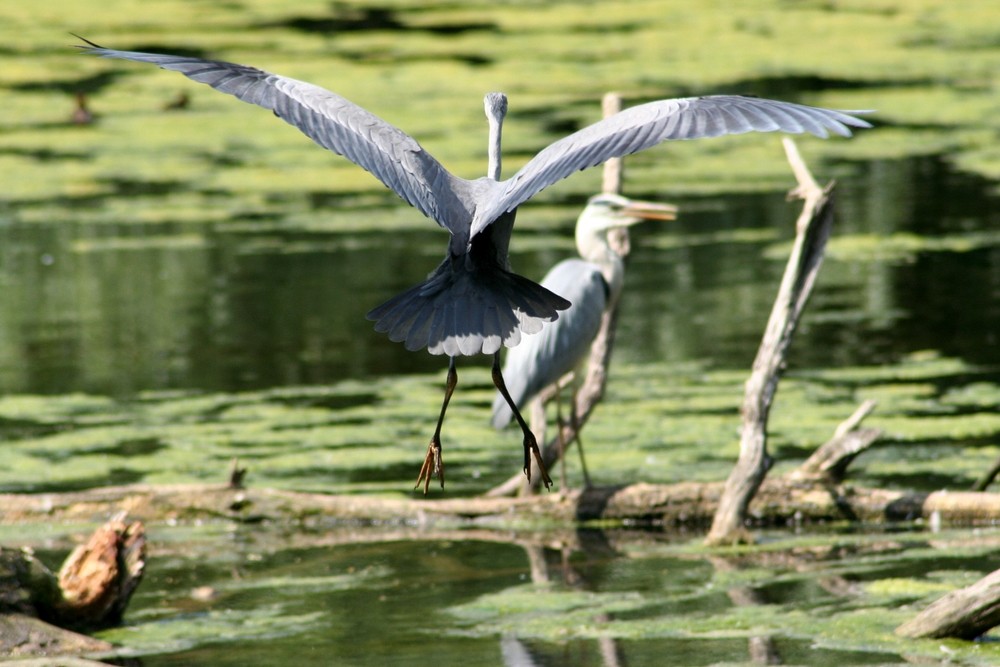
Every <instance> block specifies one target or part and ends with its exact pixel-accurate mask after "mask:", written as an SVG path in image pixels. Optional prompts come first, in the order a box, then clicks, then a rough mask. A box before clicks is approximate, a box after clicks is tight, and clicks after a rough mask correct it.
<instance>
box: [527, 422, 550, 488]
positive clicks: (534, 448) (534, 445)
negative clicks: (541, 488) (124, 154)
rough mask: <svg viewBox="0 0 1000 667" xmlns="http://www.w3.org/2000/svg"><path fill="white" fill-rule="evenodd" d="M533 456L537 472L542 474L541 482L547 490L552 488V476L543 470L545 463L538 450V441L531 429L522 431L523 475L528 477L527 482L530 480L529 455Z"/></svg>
mask: <svg viewBox="0 0 1000 667" xmlns="http://www.w3.org/2000/svg"><path fill="white" fill-rule="evenodd" d="M532 456H534V457H535V463H536V464H537V465H538V472H539V474H540V475H541V476H542V484H544V485H545V489H546V490H548V489H550V488H552V478H551V477H549V473H548V471H546V470H545V464H544V463H542V453H541V452H540V451H539V450H538V441H537V440H535V436H534V434H532V432H531V431H525V432H524V476H525V477H527V478H528V482H531V457H532Z"/></svg>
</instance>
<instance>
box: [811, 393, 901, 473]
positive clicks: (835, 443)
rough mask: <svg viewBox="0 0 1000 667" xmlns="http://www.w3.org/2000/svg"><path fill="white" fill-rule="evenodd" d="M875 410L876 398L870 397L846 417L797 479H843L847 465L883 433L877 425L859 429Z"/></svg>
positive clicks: (818, 449)
mask: <svg viewBox="0 0 1000 667" xmlns="http://www.w3.org/2000/svg"><path fill="white" fill-rule="evenodd" d="M874 409H875V401H873V400H867V401H865V402H864V403H862V404H861V405H860V406H858V409H857V410H855V411H854V414H852V415H851V416H850V417H848V418H847V419H845V420H844V421H843V422H842V423H841V424H840V426H838V427H837V430H836V431H835V432H834V434H833V437H832V438H831V439H830V440H828V441H826V442H825V443H824V444H822V445H821V446H820V447H819V448H817V449H816V451H815V452H813V455H812V456H810V457H809V458H808V459H806V461H805V462H804V463H803V464H802V465H800V466H799V467H798V468H797V469H796V470H795V471H793V472H792V473H791V477H792V478H793V479H802V480H804V479H811V480H816V481H827V482H832V483H839V482H841V481H842V480H843V479H844V477H845V476H846V474H847V467H848V466H849V465H850V464H851V462H852V461H853V460H854V459H855V457H857V455H858V454H860V453H861V452H863V451H865V450H866V449H868V448H869V447H871V446H872V445H873V444H874V443H875V441H876V440H878V439H879V438H880V437H881V436H882V431H881V430H880V429H877V428H867V429H862V428H859V426H860V425H861V422H862V421H864V418H865V417H867V416H868V415H869V414H871V412H872V410H874Z"/></svg>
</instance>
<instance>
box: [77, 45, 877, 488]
mask: <svg viewBox="0 0 1000 667" xmlns="http://www.w3.org/2000/svg"><path fill="white" fill-rule="evenodd" d="M81 39H82V38H81ZM83 41H84V42H86V46H83V45H81V46H80V48H81V49H83V50H85V51H86V52H88V53H91V54H94V55H98V56H103V57H107V58H121V59H124V60H134V61H138V62H145V63H151V64H154V65H157V66H159V67H161V68H163V69H167V70H173V71H176V72H180V73H181V74H183V75H185V76H187V77H188V78H190V79H193V80H195V81H198V82H200V83H204V84H207V85H209V86H211V87H212V88H215V89H216V90H218V91H220V92H223V93H227V94H229V95H233V96H234V97H236V98H238V99H240V100H243V101H244V102H248V103H250V104H256V105H258V106H261V107H264V108H265V109H270V110H271V111H273V112H274V114H275V115H276V116H278V117H279V118H281V119H282V120H284V121H285V122H287V123H289V124H291V125H294V126H295V127H297V128H298V129H299V130H301V131H302V132H303V133H304V134H305V135H306V136H308V137H309V138H310V139H312V140H313V141H315V142H316V143H318V144H319V145H321V146H323V147H324V148H327V149H329V150H331V151H333V152H334V153H337V154H338V155H343V156H344V157H346V158H347V159H349V160H351V161H352V162H354V163H355V164H357V165H359V166H361V167H362V168H364V169H366V170H367V171H369V172H371V173H372V174H373V175H374V176H375V177H376V178H378V179H379V180H380V181H382V183H383V184H385V185H386V186H387V187H389V188H390V189H391V190H393V191H394V192H395V193H396V194H397V195H399V196H400V197H401V198H402V199H403V200H404V201H406V202H407V203H408V204H410V205H411V206H413V207H415V208H416V209H417V210H418V211H420V212H421V213H423V214H424V215H425V216H427V217H429V218H431V219H432V220H434V221H435V222H437V223H438V224H439V225H441V226H442V227H444V228H445V229H447V230H448V232H449V233H450V238H449V241H448V251H447V254H446V256H445V259H444V261H443V262H442V263H441V264H440V265H439V266H438V267H437V269H435V270H434V271H433V272H432V273H431V274H430V275H429V276H428V278H427V279H426V280H424V281H423V282H421V283H420V284H419V285H416V286H415V287H413V288H411V289H409V290H407V291H405V292H403V293H402V294H399V295H397V296H395V297H393V298H392V299H390V300H389V301H387V302H386V303H384V304H382V305H381V306H378V307H377V308H375V309H373V310H372V311H370V312H369V313H368V315H367V316H368V318H369V319H371V320H374V322H375V329H376V330H377V331H380V332H383V333H387V334H388V335H389V338H390V339H391V340H393V341H397V342H402V343H403V344H404V345H405V346H406V348H407V349H409V350H420V349H422V348H425V347H426V348H427V350H428V351H429V352H430V353H431V354H446V355H448V357H449V364H448V379H447V383H446V386H445V396H444V401H443V403H442V406H441V413H440V415H439V417H438V422H437V426H436V428H435V431H434V435H433V436H432V438H431V442H430V445H429V446H428V449H427V455H426V457H425V459H424V465H423V467H422V468H421V471H420V476H419V477H418V480H417V486H419V485H420V482H421V481H424V492H425V493H426V492H427V488H428V486H429V484H430V479H431V476H436V477H437V478H438V480H439V481H440V482H441V484H442V486H443V485H444V468H443V464H442V461H441V438H440V435H441V425H442V423H443V421H444V415H445V412H446V410H447V407H448V401H449V400H450V398H451V395H452V392H453V391H454V389H455V385H456V384H457V382H458V375H457V372H456V370H455V358H456V357H458V356H468V355H473V354H480V353H482V354H492V355H493V382H494V384H495V385H496V386H497V389H498V390H499V391H500V393H501V394H506V393H507V390H506V387H505V386H504V380H503V374H502V372H501V369H500V355H499V351H500V348H501V347H502V346H506V347H514V346H515V345H517V344H518V343H519V342H520V340H521V333H522V332H523V333H537V332H538V331H540V330H541V328H542V325H543V324H544V323H546V322H551V321H553V320H555V319H556V318H557V317H558V314H559V311H562V310H565V309H566V308H568V307H569V302H568V301H567V300H565V299H564V298H562V297H561V296H559V295H556V294H554V293H552V292H551V291H549V290H547V289H545V288H543V287H541V286H540V285H538V284H536V283H534V282H532V281H530V280H528V279H527V278H523V277H521V276H519V275H517V274H516V273H513V272H512V271H511V270H510V262H509V261H508V256H507V249H508V245H509V243H510V235H511V231H512V229H513V225H514V216H515V214H516V213H517V207H518V206H519V205H521V204H523V203H524V202H526V201H527V200H528V199H530V198H531V197H532V196H534V195H535V194H537V193H538V192H539V191H541V190H542V189H544V188H546V187H548V186H550V185H552V184H553V183H555V182H557V181H559V180H562V179H564V178H566V177H568V176H570V175H572V174H573V173H574V172H577V171H580V170H581V169H586V168H588V167H593V166H596V165H599V164H601V163H602V162H605V161H606V160H608V159H610V158H613V157H620V156H623V155H628V154H631V153H635V152H637V151H641V150H643V149H646V148H649V147H651V146H654V145H656V144H658V143H660V142H663V141H666V140H668V139H697V138H701V137H715V136H719V135H723V134H742V133H745V132H751V131H758V132H771V131H776V130H781V131H784V132H790V133H802V132H809V133H811V134H814V135H816V136H819V137H826V136H828V134H829V132H831V131H832V132H834V133H836V134H839V135H841V136H850V134H851V131H850V127H870V124H869V123H867V122H866V121H864V120H861V119H859V118H856V117H854V116H852V115H849V114H851V113H858V112H842V111H834V110H830V109H821V108H817V107H808V106H803V105H800V104H791V103H788V102H777V101H774V100H766V99H759V98H754V97H741V96H733V95H717V96H709V97H687V98H680V99H672V100H661V101H658V102H650V103H647V104H642V105H639V106H635V107H632V108H629V109H626V110H625V111H622V112H621V113H618V114H616V115H614V116H611V117H609V118H605V119H604V120H601V121H598V122H597V123H594V124H593V125H590V126H589V127H585V128H584V129H582V130H579V131H577V132H574V133H573V134H571V135H569V136H567V137H564V138H562V139H560V140H559V141H556V142H555V143H553V144H551V145H550V146H548V147H547V148H545V149H543V150H542V151H540V152H539V153H538V154H537V155H535V156H534V157H533V158H532V159H531V160H529V161H528V163H527V164H525V165H524V166H523V167H522V168H521V169H519V170H518V171H517V172H516V173H515V174H514V175H513V176H512V177H511V178H508V179H506V180H500V134H501V128H502V123H503V119H504V115H505V114H506V112H507V98H506V97H505V96H504V95H503V94H502V93H490V94H488V95H486V98H485V107H486V115H487V117H488V119H489V128H490V130H489V144H488V150H489V153H488V155H489V167H488V170H487V175H486V177H484V178H477V179H474V180H466V179H464V178H460V177H458V176H455V175H453V174H452V173H451V172H449V171H448V170H447V169H445V168H444V167H443V166H442V165H441V163H439V162H438V161H437V160H436V159H434V157H433V156H431V155H430V154H429V153H428V152H427V151H425V150H424V149H423V148H422V147H421V146H420V144H418V143H417V141H416V140H415V139H413V137H411V136H409V135H408V134H406V133H404V132H403V131H402V130H400V129H398V128H397V127H395V126H393V125H392V124H390V123H387V122H386V121H384V120H382V119H381V118H379V117H378V116H375V115H374V114H372V113H371V112H369V111H366V110H365V109H363V108H361V107H360V106H358V105H356V104H353V103H352V102H350V101H348V100H346V99H344V98H343V97H340V96H339V95H336V94H335V93H332V92H330V91H328V90H325V89H323V88H321V87H319V86H316V85H313V84H311V83H306V82H304V81H298V80H296V79H291V78H288V77H284V76H279V75H277V74H271V73H269V72H265V71H263V70H259V69H256V68H254V67H248V66H246V65H237V64H234V63H228V62H222V61H218V60H205V59H202V58H192V57H185V56H174V55H165V54H157V53H139V52H134V51H116V50H113V49H106V48H103V47H101V46H98V45H97V44H94V43H93V42H90V41H89V40H85V39H84V40H83ZM508 403H510V404H511V406H512V410H513V413H514V417H515V419H516V420H517V422H518V425H519V426H520V427H521V431H522V433H523V435H524V442H523V444H524V473H525V475H526V476H527V477H528V478H529V479H530V478H531V456H532V455H533V456H534V457H535V460H536V462H537V463H538V466H539V469H540V470H539V472H540V473H541V476H542V478H543V479H544V480H545V483H546V486H548V485H550V484H551V480H549V478H548V475H547V474H546V472H545V468H544V466H543V465H542V461H541V455H540V453H539V451H538V445H537V443H536V442H535V438H534V436H533V435H532V434H531V430H530V429H529V428H528V426H527V424H525V422H524V419H523V418H522V417H521V415H520V413H519V412H518V411H517V409H516V407H515V406H514V405H513V402H512V401H509V400H508Z"/></svg>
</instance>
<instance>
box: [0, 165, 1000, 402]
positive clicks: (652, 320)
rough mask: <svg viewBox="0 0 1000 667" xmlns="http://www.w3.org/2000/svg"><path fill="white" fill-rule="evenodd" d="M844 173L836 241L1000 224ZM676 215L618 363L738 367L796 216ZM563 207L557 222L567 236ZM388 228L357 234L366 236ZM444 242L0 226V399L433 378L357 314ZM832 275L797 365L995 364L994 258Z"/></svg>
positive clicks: (946, 182)
mask: <svg viewBox="0 0 1000 667" xmlns="http://www.w3.org/2000/svg"><path fill="white" fill-rule="evenodd" d="M853 167H854V170H853V172H852V173H851V174H850V176H849V177H847V178H844V179H842V181H841V183H840V186H839V190H838V196H839V199H838V201H839V219H838V222H837V226H836V228H835V232H834V235H835V237H836V236H844V235H873V236H874V237H875V238H888V237H889V236H890V235H899V234H903V233H905V234H912V235H916V236H915V238H917V239H918V240H919V239H920V238H927V237H929V238H931V239H933V238H936V237H941V236H943V235H958V238H962V235H969V236H970V237H971V236H974V235H976V234H981V233H984V232H990V231H991V230H993V229H995V228H996V226H997V223H998V222H1000V220H998V218H1000V213H998V210H997V207H996V206H995V203H996V195H995V194H993V193H991V191H990V186H989V184H988V183H985V182H982V181H979V180H977V179H974V178H971V177H968V176H965V175H960V174H957V173H955V172H953V171H951V170H949V168H948V166H947V164H946V163H945V162H943V161H941V160H937V159H921V160H908V161H901V162H892V163H885V162H875V163H866V164H860V165H853ZM818 171H819V172H820V173H822V171H823V170H822V169H819V170H818ZM637 196H638V194H637ZM679 203H680V204H681V205H682V207H683V209H682V217H681V219H680V221H679V222H677V223H671V225H670V226H667V227H664V226H654V225H647V226H646V227H644V228H639V229H637V230H636V231H635V235H634V238H635V243H634V251H633V255H632V258H631V264H630V273H629V278H628V283H629V284H628V288H627V289H626V292H625V295H624V297H623V306H622V307H623V316H622V318H621V320H620V321H621V324H620V327H621V332H620V337H619V341H620V344H619V348H618V349H619V352H618V358H619V359H623V360H626V361H633V362H642V361H648V360H669V361H682V360H687V359H703V360H710V361H711V362H712V363H714V364H716V365H718V366H722V367H739V368H743V367H746V366H748V364H749V363H750V360H751V359H752V357H753V354H754V352H755V350H756V346H757V343H758V340H759V336H760V332H761V330H762V328H763V324H764V322H765V320H766V317H767V314H768V311H769V309H770V305H771V301H772V298H773V294H774V291H775V289H776V285H777V283H778V280H779V276H780V272H781V271H782V269H783V260H782V259H781V258H780V257H778V256H776V255H777V254H780V253H775V252H773V249H774V246H775V245H776V244H781V243H785V242H787V241H788V239H789V237H790V226H791V223H792V221H793V220H794V216H795V214H796V210H795V207H794V206H793V205H789V204H787V203H786V202H785V201H784V198H783V196H782V195H781V194H780V193H774V194H760V195H741V196H735V195H733V196H728V197H719V198H712V199H710V200H704V199H688V200H681V201H680V202H679ZM577 208H578V207H576V206H574V205H567V206H566V207H565V212H564V215H563V218H564V219H565V223H564V230H563V232H564V233H565V235H566V236H567V237H568V236H569V235H570V234H571V229H572V222H573V220H574V219H575V216H576V213H577ZM393 213H394V209H378V208H376V209H368V210H365V211H364V212H363V215H364V216H365V217H366V218H368V219H371V220H372V222H373V224H374V225H375V227H376V228H377V226H378V224H379V217H380V216H385V217H386V218H387V219H388V217H389V216H391V215H392V214H393ZM359 215H361V213H359ZM530 215H531V211H530V210H529V209H526V210H525V211H524V212H523V215H522V217H526V216H530ZM748 230H749V231H748ZM441 233H442V232H441V231H440V230H437V229H436V228H434V227H433V225H430V224H428V225H427V229H426V230H422V231H404V232H401V231H393V232H378V231H375V232H359V233H351V234H347V233H339V232H337V231H336V230H330V231H329V232H305V231H294V230H287V231H283V230H279V231H275V229H274V227H273V226H271V227H261V228H260V229H256V230H255V228H254V227H253V225H252V224H247V223H244V224H241V225H239V226H238V227H237V226H233V225H229V224H227V223H217V224H216V223H202V224H194V223H192V224H187V225H182V224H173V225H171V224H155V225H154V224H150V225H143V224H135V225H110V224H109V225H89V224H83V223H74V222H73V221H71V220H53V221H51V222H50V223H31V224H21V223H8V224H6V225H3V226H2V227H0V285H2V286H3V290H2V292H0V313H2V316H0V389H2V390H3V391H5V392H39V393H59V392H69V391H78V390H82V391H88V392H96V393H109V394H115V395H129V394H133V393H135V392H138V391H141V390H145V389H163V388H200V389H207V390H236V389H247V388H258V387H267V386H280V385H289V384H310V383H329V382H334V381H336V380H339V379H343V378H363V377H371V376H376V375H382V374H392V373H405V372H411V371H437V370H440V369H441V361H440V359H435V358H433V357H431V356H429V355H413V354H408V353H406V352H405V350H403V348H402V346H400V345H397V344H394V343H391V342H389V341H388V340H386V339H385V338H384V337H383V336H380V335H378V334H375V333H374V332H373V331H372V329H371V326H370V324H369V323H368V322H367V321H366V320H365V319H364V313H365V312H366V311H367V310H368V309H369V308H371V307H372V306H374V305H377V304H378V303H380V302H381V301H383V300H384V299H385V298H387V297H388V296H391V295H392V294H395V293H397V292H399V291H400V290H401V289H403V288H405V287H407V286H409V285H411V284H413V283H415V282H418V281H419V280H421V279H422V278H423V277H424V276H425V274H426V273H427V271H428V270H429V269H430V268H431V267H433V266H434V265H435V264H436V263H437V261H438V260H439V257H440V247H441ZM536 237H538V239H537V240H542V239H544V238H545V237H542V236H539V235H538V234H537V233H536ZM534 241H536V239H533V238H532V232H531V231H530V230H528V229H522V230H521V232H519V237H518V238H516V239H515V240H514V244H513V247H512V253H513V255H512V260H513V261H514V263H515V265H516V267H517V269H518V271H519V272H520V273H523V274H524V275H528V276H535V277H539V276H541V275H542V274H544V273H545V271H546V270H547V268H548V266H550V265H551V264H552V263H554V262H555V261H556V260H558V259H560V258H562V257H563V256H565V255H568V254H571V250H569V249H568V248H567V250H566V251H565V252H563V250H562V248H561V247H560V248H552V247H545V245H544V243H538V242H534ZM528 248H531V250H528ZM849 257H850V251H848V257H847V258H840V259H837V258H832V259H830V260H828V262H827V264H826V265H825V266H824V269H823V272H822V273H821V276H820V281H819V284H818V287H817V292H816V294H815V296H814V301H813V304H812V305H811V306H810V309H809V311H807V314H806V318H805V322H804V326H803V329H802V334H801V337H800V339H799V340H798V342H797V343H796V346H795V349H794V351H793V363H794V364H796V365H798V366H818V367H827V366H833V365H852V364H877V363H884V362H888V361H892V360H895V359H898V358H899V357H901V356H903V355H905V354H907V353H909V352H912V351H914V350H921V349H938V350H941V351H942V352H943V353H944V354H946V355H949V356H954V357H958V358H961V359H964V360H966V361H969V362H971V363H978V364H992V363H994V362H995V360H996V359H997V346H998V341H997V333H996V332H997V331H998V330H1000V298H998V297H1000V248H998V247H997V243H996V240H995V239H994V240H993V241H992V242H986V243H985V244H983V243H981V244H980V245H979V246H978V247H975V248H973V249H971V250H968V251H963V252H958V251H946V250H938V251H930V250H921V249H920V246H919V243H918V244H917V246H916V249H915V250H914V252H913V253H912V255H911V256H909V257H906V258H903V259H902V260H900V259H892V260H890V261H872V260H869V259H863V260H858V261H852V260H851V259H850V258H849ZM468 363H474V362H471V361H470V362H468Z"/></svg>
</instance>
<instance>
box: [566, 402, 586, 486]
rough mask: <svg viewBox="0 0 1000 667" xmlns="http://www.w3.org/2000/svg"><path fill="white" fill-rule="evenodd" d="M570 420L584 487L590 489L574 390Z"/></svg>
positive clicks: (570, 405)
mask: <svg viewBox="0 0 1000 667" xmlns="http://www.w3.org/2000/svg"><path fill="white" fill-rule="evenodd" d="M569 421H570V424H572V425H573V433H575V434H576V435H574V436H573V437H574V438H575V439H576V447H577V449H578V450H579V452H580V468H581V469H582V470H583V484H584V488H587V489H589V488H590V486H591V484H590V473H588V472H587V460H586V459H585V458H583V440H581V439H580V415H579V414H578V413H577V411H576V392H575V391H574V392H573V398H572V399H571V401H570V404H569Z"/></svg>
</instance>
